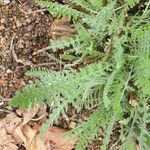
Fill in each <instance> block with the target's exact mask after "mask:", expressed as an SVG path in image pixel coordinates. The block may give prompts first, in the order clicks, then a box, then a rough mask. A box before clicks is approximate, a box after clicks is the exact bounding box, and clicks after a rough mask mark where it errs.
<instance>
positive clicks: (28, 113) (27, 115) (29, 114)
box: [16, 104, 39, 126]
mask: <svg viewBox="0 0 150 150" xmlns="http://www.w3.org/2000/svg"><path fill="white" fill-rule="evenodd" d="M38 110H39V104H37V105H36V106H35V107H33V108H32V109H19V110H17V111H16V112H17V114H18V115H20V116H21V115H22V116H23V122H22V126H23V125H25V124H27V123H28V122H29V121H30V120H31V119H32V118H33V117H34V116H35V115H36V114H37V112H38Z"/></svg>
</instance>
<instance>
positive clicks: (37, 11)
mask: <svg viewBox="0 0 150 150" xmlns="http://www.w3.org/2000/svg"><path fill="white" fill-rule="evenodd" d="M44 11H47V9H39V10H35V11H32V12H27V13H26V14H27V15H29V14H32V13H40V12H44Z"/></svg>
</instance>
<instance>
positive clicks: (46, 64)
mask: <svg viewBox="0 0 150 150" xmlns="http://www.w3.org/2000/svg"><path fill="white" fill-rule="evenodd" d="M54 64H56V63H55V62H47V63H41V64H36V65H33V67H41V66H48V65H54Z"/></svg>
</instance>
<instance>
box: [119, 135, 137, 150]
mask: <svg viewBox="0 0 150 150" xmlns="http://www.w3.org/2000/svg"><path fill="white" fill-rule="evenodd" d="M127 149H128V150H136V143H135V141H134V139H133V138H132V137H129V138H128V139H126V140H125V142H124V143H123V144H122V146H121V150H127Z"/></svg>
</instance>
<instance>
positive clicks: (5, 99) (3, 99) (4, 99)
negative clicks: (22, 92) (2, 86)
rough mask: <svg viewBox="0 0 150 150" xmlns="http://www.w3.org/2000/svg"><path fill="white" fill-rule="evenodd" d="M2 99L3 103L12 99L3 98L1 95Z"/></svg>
mask: <svg viewBox="0 0 150 150" xmlns="http://www.w3.org/2000/svg"><path fill="white" fill-rule="evenodd" d="M0 99H1V100H2V101H4V102H8V101H9V100H10V99H9V98H4V97H2V96H1V95H0Z"/></svg>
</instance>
